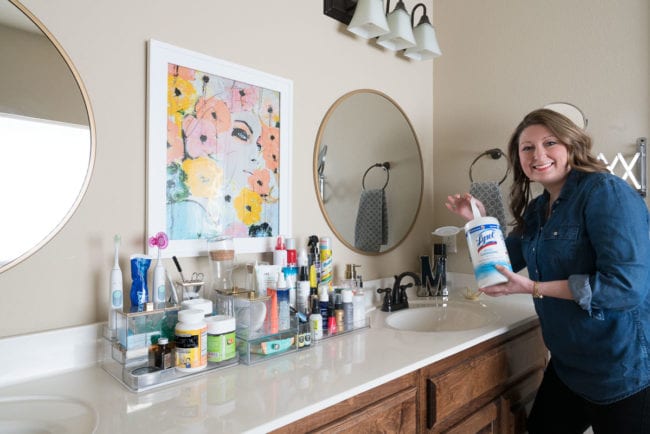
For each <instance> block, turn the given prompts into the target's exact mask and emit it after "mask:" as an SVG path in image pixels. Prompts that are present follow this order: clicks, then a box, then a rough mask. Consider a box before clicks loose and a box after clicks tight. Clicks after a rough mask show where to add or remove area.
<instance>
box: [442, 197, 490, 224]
mask: <svg viewBox="0 0 650 434" xmlns="http://www.w3.org/2000/svg"><path fill="white" fill-rule="evenodd" d="M471 199H472V195H471V194H469V193H465V194H463V195H460V194H452V195H450V196H447V202H445V206H446V207H447V209H448V210H449V211H451V212H453V213H454V214H457V215H459V216H461V217H462V218H464V219H465V220H467V221H469V220H474V213H473V212H472V205H471V203H470V200H471ZM474 200H475V201H476V206H477V207H478V210H479V212H480V213H481V215H482V216H485V215H486V212H485V206H483V203H482V202H481V201H480V200H478V199H476V198H474Z"/></svg>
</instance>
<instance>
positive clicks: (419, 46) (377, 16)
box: [323, 0, 442, 60]
mask: <svg viewBox="0 0 650 434" xmlns="http://www.w3.org/2000/svg"><path fill="white" fill-rule="evenodd" d="M419 7H422V9H423V13H422V16H421V17H420V21H419V22H418V24H417V26H416V25H415V11H416V10H417V9H418V8H419ZM323 13H324V14H325V15H327V16H329V17H332V18H334V19H335V20H337V21H340V22H342V23H343V24H348V27H347V29H348V30H349V31H350V32H352V33H354V34H356V35H359V36H361V37H363V38H365V39H371V38H377V44H378V45H381V46H382V47H384V48H387V49H389V50H392V51H402V53H401V54H402V55H403V56H404V57H407V58H409V59H412V60H429V59H433V58H435V57H438V56H441V55H442V50H440V45H439V44H438V39H437V38H436V31H435V29H434V28H433V26H432V25H431V21H429V17H428V16H427V7H426V6H425V5H424V3H418V4H416V5H415V7H414V8H413V9H412V10H411V13H410V14H409V13H408V11H407V9H406V6H405V5H404V2H403V0H399V1H398V3H397V6H395V9H394V10H393V11H392V12H390V0H387V4H386V12H385V13H384V11H383V3H382V0H323ZM409 18H410V23H409Z"/></svg>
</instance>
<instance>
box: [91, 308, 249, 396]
mask: <svg viewBox="0 0 650 434" xmlns="http://www.w3.org/2000/svg"><path fill="white" fill-rule="evenodd" d="M179 310H180V306H178V305H165V306H163V307H159V308H158V309H151V310H145V311H143V312H118V313H117V336H116V338H115V339H108V338H107V339H105V342H104V348H105V353H104V360H103V362H102V368H103V369H104V370H105V371H106V372H108V373H109V374H110V375H111V376H113V377H114V378H115V379H116V380H118V381H119V382H120V383H121V384H122V385H123V386H124V387H126V388H127V389H128V390H130V391H132V392H142V391H146V390H151V389H153V388H156V387H159V386H163V385H167V384H171V383H175V382H177V381H180V380H182V379H184V378H187V377H192V376H198V375H202V374H204V373H207V372H212V371H215V370H218V369H222V368H227V367H230V366H234V365H237V364H238V363H239V356H238V354H236V355H235V357H234V358H231V359H228V360H223V361H220V362H210V361H208V363H207V366H206V367H205V368H204V369H201V370H198V371H196V372H182V371H179V370H177V369H176V368H175V367H174V366H173V360H174V359H175V358H174V353H173V347H174V339H175V327H176V324H177V323H178V312H179ZM163 337H164V338H167V340H168V341H169V345H170V351H172V354H171V358H172V366H171V367H168V368H166V369H162V368H159V367H157V366H155V361H154V356H153V355H154V352H155V351H156V350H157V347H158V340H159V339H160V338H163Z"/></svg>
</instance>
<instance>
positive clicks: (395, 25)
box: [377, 0, 415, 51]
mask: <svg viewBox="0 0 650 434" xmlns="http://www.w3.org/2000/svg"><path fill="white" fill-rule="evenodd" d="M389 9H390V0H387V2H386V14H387V15H388V16H387V18H386V19H387V21H388V27H390V32H388V33H386V34H384V35H381V36H380V37H379V38H378V39H377V44H379V45H381V46H382V47H385V48H388V49H389V50H392V51H398V50H403V49H405V48H411V47H414V46H415V36H414V35H413V24H412V23H411V19H410V18H411V17H410V16H409V13H408V12H407V11H406V6H404V2H403V1H402V0H399V2H397V6H395V9H393V12H391V13H388V11H389Z"/></svg>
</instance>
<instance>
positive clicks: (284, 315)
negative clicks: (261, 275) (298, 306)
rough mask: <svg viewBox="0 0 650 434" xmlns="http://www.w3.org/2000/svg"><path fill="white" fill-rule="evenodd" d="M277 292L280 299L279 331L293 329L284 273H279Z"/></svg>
mask: <svg viewBox="0 0 650 434" xmlns="http://www.w3.org/2000/svg"><path fill="white" fill-rule="evenodd" d="M275 291H276V293H277V297H278V330H280V331H282V330H288V329H289V328H291V310H290V308H289V305H290V303H289V288H288V287H287V282H286V281H285V280H284V275H283V274H282V273H278V284H277V285H276V289H275Z"/></svg>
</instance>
